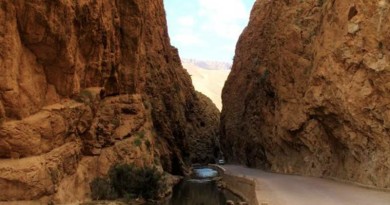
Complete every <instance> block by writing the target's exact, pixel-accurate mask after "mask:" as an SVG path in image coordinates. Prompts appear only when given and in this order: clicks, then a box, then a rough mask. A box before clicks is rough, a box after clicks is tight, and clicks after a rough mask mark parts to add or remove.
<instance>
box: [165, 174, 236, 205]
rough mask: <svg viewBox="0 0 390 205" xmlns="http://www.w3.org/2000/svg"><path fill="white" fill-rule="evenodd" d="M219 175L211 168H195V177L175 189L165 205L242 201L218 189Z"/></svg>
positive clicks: (202, 204) (223, 203) (197, 204)
mask: <svg viewBox="0 0 390 205" xmlns="http://www.w3.org/2000/svg"><path fill="white" fill-rule="evenodd" d="M218 175H219V174H218V171H216V170H214V169H212V168H209V167H200V168H194V174H193V176H191V178H188V179H184V180H182V181H181V182H180V183H179V184H178V185H176V186H175V187H174V189H173V195H172V198H171V199H170V200H169V201H168V202H167V203H166V204H165V205H225V204H226V201H227V200H233V201H240V199H239V198H238V197H237V196H236V195H234V194H233V193H231V192H230V191H228V190H226V189H222V190H221V189H219V188H218V185H217V183H218V182H217V181H216V179H215V177H218Z"/></svg>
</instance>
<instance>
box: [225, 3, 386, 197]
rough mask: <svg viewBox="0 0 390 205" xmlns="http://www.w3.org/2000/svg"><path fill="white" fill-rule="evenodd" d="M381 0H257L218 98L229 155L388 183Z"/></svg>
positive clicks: (268, 165) (283, 168) (292, 170)
mask: <svg viewBox="0 0 390 205" xmlns="http://www.w3.org/2000/svg"><path fill="white" fill-rule="evenodd" d="M389 6H390V4H389V2H388V1H387V0H377V1H360V0H346V1H339V0H307V1H301V0H272V1H266V0H264V1H262V0H257V1H256V2H255V5H254V7H253V9H252V13H251V17H250V22H249V25H248V27H247V28H246V29H245V30H244V32H243V33H242V35H241V37H240V39H239V41H238V44H237V47H236V56H235V57H234V63H233V68H232V71H231V73H230V75H229V77H228V80H227V82H226V84H225V87H224V90H223V94H222V98H223V110H222V116H221V139H220V141H221V144H222V147H223V150H224V152H225V154H226V156H227V158H228V159H229V160H230V161H235V162H239V163H241V164H245V165H248V166H252V167H258V168H263V169H266V170H269V171H272V172H278V173H286V174H299V175H309V176H316V177H327V178H335V179H338V180H346V181H351V182H354V183H359V184H363V185H366V186H371V187H376V188H383V189H389V188H390V177H389V174H388V173H389V171H390V170H389V169H390V158H389V156H390V149H389V147H390V146H389V144H390V138H389V133H390V132H389V123H390V118H389V117H390V115H389V114H390V107H389V103H390V96H389V93H390V92H389V91H390V87H389V85H390V84H389V81H390V67H389V65H390V62H389V56H390V52H389V50H390V44H389V31H390V27H389V24H387V23H385V22H388V20H389V18H390V15H389V14H390V13H389V12H388V9H389Z"/></svg>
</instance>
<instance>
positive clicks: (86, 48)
mask: <svg viewBox="0 0 390 205" xmlns="http://www.w3.org/2000/svg"><path fill="white" fill-rule="evenodd" d="M0 25H1V29H0V123H1V124H0V189H1V190H2V191H1V193H0V201H10V200H30V199H34V200H35V199H41V200H46V201H50V200H53V201H54V202H56V203H57V202H58V203H60V202H69V201H75V200H84V199H85V198H87V197H88V196H89V195H88V194H89V185H88V183H89V182H90V181H91V180H92V179H93V178H94V177H96V176H101V175H104V174H106V173H107V171H108V169H109V167H110V166H111V165H113V164H115V163H130V162H133V163H136V164H138V165H139V166H144V165H145V166H149V165H153V164H154V165H156V166H159V167H160V168H163V169H164V170H165V171H167V172H170V173H173V174H183V173H185V172H186V171H187V170H186V166H187V164H186V163H188V162H190V161H191V160H195V161H196V160H202V159H196V157H197V155H191V153H190V151H191V152H192V151H193V152H194V153H198V152H199V151H198V150H196V146H193V145H192V144H191V143H189V142H193V141H197V139H206V138H208V137H211V135H210V134H209V132H208V131H207V132H206V131H205V130H214V133H218V127H217V126H218V125H217V123H218V121H215V120H216V117H215V113H214V112H211V113H209V112H208V111H209V110H210V109H208V108H207V107H208V106H211V105H209V104H207V103H205V101H204V100H200V99H199V98H198V96H197V93H196V92H195V91H194V88H193V86H192V84H191V79H190V76H189V75H188V73H187V72H186V71H185V70H184V69H183V68H182V66H181V62H180V59H179V55H178V51H177V49H175V48H174V47H172V46H171V45H170V41H169V36H168V32H167V26H166V20H165V11H164V7H163V1H162V0H118V1H110V0H98V1H95V0H85V1H72V0H61V1H47V0H16V1H1V2H0ZM206 104H207V105H206ZM203 123H210V124H207V126H202V125H203ZM213 137H214V135H213ZM211 141H212V142H213V143H209V144H207V145H205V146H210V147H207V149H211V150H212V149H213V148H214V146H215V140H214V138H213V139H212V140H211ZM200 149H201V150H204V149H205V147H201V148H200ZM190 157H192V158H190ZM194 157H195V159H194ZM199 157H201V156H199Z"/></svg>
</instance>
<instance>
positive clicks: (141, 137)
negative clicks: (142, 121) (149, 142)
mask: <svg viewBox="0 0 390 205" xmlns="http://www.w3.org/2000/svg"><path fill="white" fill-rule="evenodd" d="M136 135H137V136H138V137H139V138H140V139H143V138H144V137H145V131H143V130H142V131H139V132H137V133H136Z"/></svg>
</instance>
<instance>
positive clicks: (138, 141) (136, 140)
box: [133, 138, 142, 147]
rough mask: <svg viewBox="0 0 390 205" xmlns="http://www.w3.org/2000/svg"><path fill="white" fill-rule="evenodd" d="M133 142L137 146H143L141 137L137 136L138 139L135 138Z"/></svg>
mask: <svg viewBox="0 0 390 205" xmlns="http://www.w3.org/2000/svg"><path fill="white" fill-rule="evenodd" d="M133 143H134V145H135V146H137V147H139V146H141V144H142V141H141V140H140V139H139V138H137V139H135V140H134V142H133Z"/></svg>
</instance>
